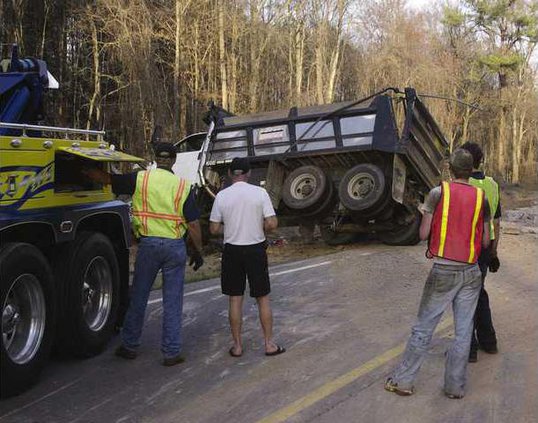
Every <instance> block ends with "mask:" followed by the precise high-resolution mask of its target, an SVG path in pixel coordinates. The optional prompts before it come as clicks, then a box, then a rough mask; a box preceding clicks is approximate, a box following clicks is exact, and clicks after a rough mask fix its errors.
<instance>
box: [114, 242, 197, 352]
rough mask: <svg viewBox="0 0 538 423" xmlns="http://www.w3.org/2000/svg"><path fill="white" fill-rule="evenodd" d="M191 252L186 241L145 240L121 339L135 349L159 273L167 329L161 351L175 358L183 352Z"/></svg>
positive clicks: (137, 258) (139, 257) (163, 335)
mask: <svg viewBox="0 0 538 423" xmlns="http://www.w3.org/2000/svg"><path fill="white" fill-rule="evenodd" d="M186 260H187V253H186V247H185V242H184V241H183V239H168V238H157V237H143V238H141V240H140V244H139V245H138V253H137V255H136V263H135V271H134V278H133V285H132V287H131V300H130V303H129V309H128V310H127V314H126V316H125V321H124V323H123V328H122V331H121V338H122V342H123V345H124V346H125V347H126V348H128V349H131V350H134V349H136V347H138V346H139V345H140V335H141V334H142V326H143V325H144V316H145V313H146V306H147V303H148V297H149V293H150V290H151V287H152V285H153V282H154V281H155V277H156V276H157V273H158V272H159V270H161V269H162V275H163V286H162V291H163V328H162V344H161V351H162V353H163V355H164V357H175V356H177V355H178V354H179V353H180V351H181V314H182V312H183V282H184V279H185V263H186Z"/></svg>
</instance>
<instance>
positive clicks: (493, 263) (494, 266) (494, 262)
mask: <svg viewBox="0 0 538 423" xmlns="http://www.w3.org/2000/svg"><path fill="white" fill-rule="evenodd" d="M488 267H489V271H490V272H491V273H495V272H497V270H499V267H501V262H500V261H499V257H497V256H493V257H492V258H491V260H490V261H489V266H488Z"/></svg>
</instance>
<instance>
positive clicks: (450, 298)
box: [391, 264, 482, 395]
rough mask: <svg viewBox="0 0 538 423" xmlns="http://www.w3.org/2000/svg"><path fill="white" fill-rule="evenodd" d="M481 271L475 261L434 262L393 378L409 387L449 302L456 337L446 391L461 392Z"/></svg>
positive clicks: (449, 357) (447, 366)
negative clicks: (445, 263) (459, 264)
mask: <svg viewBox="0 0 538 423" xmlns="http://www.w3.org/2000/svg"><path fill="white" fill-rule="evenodd" d="M481 283H482V275H481V273H480V269H479V267H478V265H469V266H450V265H442V264H434V265H433V268H432V270H431V271H430V274H429V276H428V279H427V280H426V284H425V286H424V291H423V293H422V299H421V302H420V307H419V310H418V317H417V322H416V323H415V325H414V326H413V328H412V331H411V337H410V338H409V341H408V342H407V347H406V349H405V352H404V355H403V360H402V362H401V363H400V364H399V365H398V366H397V367H396V369H395V370H394V371H393V373H392V376H391V377H392V380H393V382H395V383H397V384H398V386H399V387H401V388H404V389H410V388H411V387H413V382H414V380H415V378H416V376H417V374H418V371H419V369H420V366H421V365H422V363H423V361H424V359H425V357H426V354H427V352H428V349H429V346H430V342H431V338H432V335H433V332H434V331H435V328H436V326H437V324H438V323H439V321H440V320H441V317H442V315H443V313H444V311H445V310H446V309H447V307H448V306H449V304H452V309H453V312H454V331H455V339H454V342H453V343H452V345H451V346H450V348H449V350H448V352H447V354H446V363H445V392H447V393H450V394H454V395H463V394H464V389H465V381H466V377H465V372H466V369H467V360H468V358H469V348H470V342H471V334H472V331H473V316H474V312H475V309H476V302H477V300H478V294H479V293H480V286H481Z"/></svg>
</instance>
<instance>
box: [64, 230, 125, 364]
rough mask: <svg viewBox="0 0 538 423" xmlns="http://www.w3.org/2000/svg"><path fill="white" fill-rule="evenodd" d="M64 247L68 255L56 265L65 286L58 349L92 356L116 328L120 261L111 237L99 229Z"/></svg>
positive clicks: (79, 236)
mask: <svg viewBox="0 0 538 423" xmlns="http://www.w3.org/2000/svg"><path fill="white" fill-rule="evenodd" d="M64 251H66V254H67V258H65V257H64V258H62V257H58V262H57V263H56V266H55V267H56V269H57V274H58V275H59V277H60V278H61V280H62V283H63V286H64V287H65V289H66V309H65V311H64V315H63V316H62V319H61V320H62V322H63V324H62V326H61V332H60V336H59V345H58V351H59V352H63V351H65V352H68V353H71V354H73V355H75V356H77V357H92V356H94V355H96V354H98V353H99V352H101V351H102V350H103V348H104V347H105V346H106V344H107V342H108V341H109V339H110V337H111V336H112V334H113V332H114V326H115V323H116V319H117V314H118V306H119V299H120V297H119V295H120V274H119V266H118V261H117V259H116V254H115V252H114V247H113V246H112V244H111V242H110V240H109V239H108V238H107V237H106V236H105V235H103V234H101V233H96V232H82V233H80V234H79V235H78V236H77V238H76V239H75V241H73V242H72V243H70V245H68V246H66V249H65V250H64ZM62 269H63V271H62Z"/></svg>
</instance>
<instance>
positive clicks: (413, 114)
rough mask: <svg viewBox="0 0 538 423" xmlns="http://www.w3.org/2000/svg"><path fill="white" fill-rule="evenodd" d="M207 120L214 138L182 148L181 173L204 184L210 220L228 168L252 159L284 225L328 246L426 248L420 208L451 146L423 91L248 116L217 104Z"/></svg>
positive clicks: (203, 136) (390, 91)
mask: <svg viewBox="0 0 538 423" xmlns="http://www.w3.org/2000/svg"><path fill="white" fill-rule="evenodd" d="M206 120H207V123H208V125H209V129H208V131H207V132H206V133H197V134H192V135H190V136H188V137H186V138H185V139H183V140H181V141H180V142H178V143H177V144H176V147H177V150H178V156H177V161H176V163H175V166H174V171H175V172H176V174H178V175H180V176H182V177H185V178H187V179H189V180H191V181H193V183H194V184H195V185H196V186H197V187H199V190H200V194H199V200H200V203H201V207H202V209H203V210H204V211H205V215H206V216H207V215H208V213H209V210H210V208H211V205H212V199H213V198H214V196H215V194H216V193H217V192H218V191H219V190H220V189H223V188H224V187H226V186H227V184H229V181H228V180H227V177H226V176H227V174H226V172H227V167H228V164H229V162H230V161H231V160H232V159H233V158H234V157H247V158H249V160H250V163H251V167H252V171H251V172H252V174H251V179H250V182H251V183H253V184H257V185H260V186H263V187H264V188H265V189H266V190H267V192H268V193H269V196H270V197H271V201H272V203H273V205H274V207H275V210H277V215H278V217H279V222H280V225H281V226H300V227H303V228H307V229H308V228H313V226H314V225H319V228H320V232H321V236H322V237H323V239H325V240H326V241H327V242H328V243H336V242H340V241H343V240H349V239H353V237H356V236H357V234H374V235H375V236H376V237H378V238H379V239H381V240H382V241H383V242H385V243H387V244H391V245H410V244H415V243H417V242H418V241H419V237H418V229H419V226H420V217H421V215H420V213H419V212H418V208H417V207H418V205H419V204H420V203H421V202H423V201H424V197H425V195H426V194H427V193H428V191H429V190H430V189H431V188H432V187H434V186H435V185H437V184H438V183H439V181H440V178H441V174H442V172H443V163H444V160H445V158H446V156H447V153H448V146H449V144H448V142H447V140H446V139H445V137H444V136H443V133H442V131H441V130H440V128H439V126H438V124H437V123H436V122H435V120H434V118H433V117H432V115H431V114H430V112H429V111H428V109H427V107H426V105H425V104H424V102H423V101H422V100H421V98H420V96H419V95H417V92H416V90H415V89H413V88H405V89H404V90H399V89H397V88H387V89H385V90H382V91H380V92H378V93H375V94H373V95H371V96H368V97H367V98H363V99H360V100H358V101H352V102H345V103H338V104H327V105H320V106H312V107H304V108H298V107H292V108H290V109H287V110H281V111H270V112H265V113H259V114H252V115H247V116H234V115H231V114H230V113H228V112H226V111H225V110H223V109H221V108H219V107H217V106H215V105H210V110H209V113H208V115H207V119H206Z"/></svg>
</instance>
